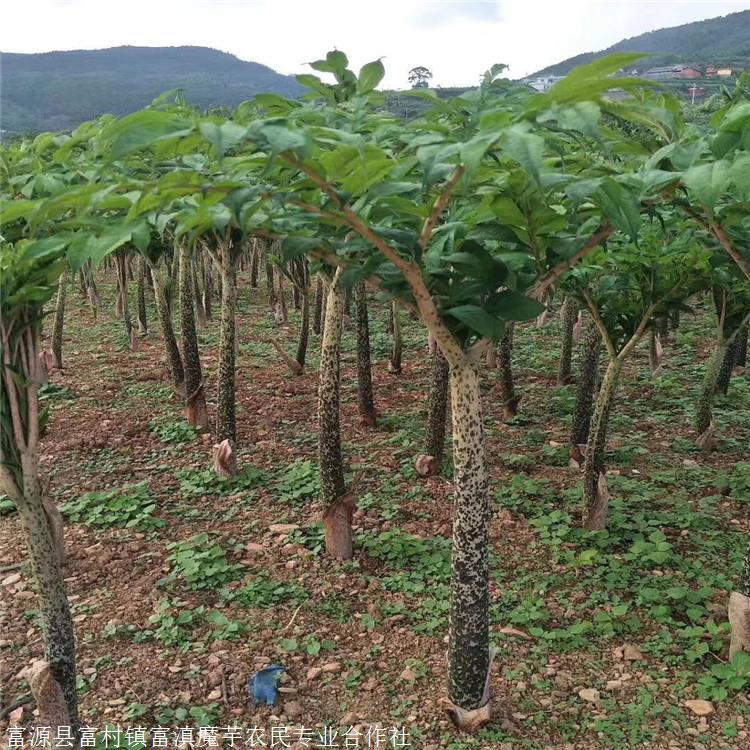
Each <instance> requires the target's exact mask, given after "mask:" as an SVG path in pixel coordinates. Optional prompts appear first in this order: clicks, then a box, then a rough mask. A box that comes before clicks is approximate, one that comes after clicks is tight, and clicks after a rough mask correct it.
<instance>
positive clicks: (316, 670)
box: [307, 667, 323, 681]
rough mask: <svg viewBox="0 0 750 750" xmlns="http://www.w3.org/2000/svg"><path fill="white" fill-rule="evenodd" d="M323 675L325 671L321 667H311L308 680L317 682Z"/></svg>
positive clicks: (308, 671)
mask: <svg viewBox="0 0 750 750" xmlns="http://www.w3.org/2000/svg"><path fill="white" fill-rule="evenodd" d="M322 673H323V670H322V669H321V668H320V667H310V669H308V670H307V679H308V680H311V681H312V680H317V679H318V677H320V675H321V674H322Z"/></svg>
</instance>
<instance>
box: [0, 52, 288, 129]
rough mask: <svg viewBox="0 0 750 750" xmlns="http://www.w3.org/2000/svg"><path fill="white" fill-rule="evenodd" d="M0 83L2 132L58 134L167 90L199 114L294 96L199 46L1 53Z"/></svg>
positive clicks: (284, 82)
mask: <svg viewBox="0 0 750 750" xmlns="http://www.w3.org/2000/svg"><path fill="white" fill-rule="evenodd" d="M0 77H1V88H0V108H1V111H2V121H1V123H0V124H1V127H2V129H3V130H4V131H8V132H10V133H19V132H20V133H24V132H37V131H41V130H66V129H70V128H73V127H75V126H76V125H78V124H79V123H80V122H82V121H84V120H88V119H91V118H92V117H96V116H98V115H101V114H104V113H112V114H116V115H122V114H127V113H128V112H133V111H135V110H137V109H140V108H141V107H144V106H145V105H147V104H149V103H150V102H151V101H152V100H153V99H155V98H156V97H157V96H159V94H161V93H163V92H164V91H167V90H169V89H173V88H182V89H183V90H184V94H185V97H186V98H187V100H188V101H189V102H190V103H192V104H195V105H198V106H200V107H213V106H221V105H224V106H235V105H237V104H239V103H240V102H241V101H243V100H245V99H250V98H251V97H252V96H253V95H254V94H258V93H261V92H266V91H273V92H276V93H280V94H284V95H287V96H294V95H296V94H297V93H298V92H299V91H300V86H299V85H298V84H297V82H296V81H295V80H294V78H292V77H291V76H284V75H281V74H279V73H276V72H275V71H274V70H272V69H271V68H268V67H266V66H265V65H260V64H259V63H254V62H245V61H243V60H240V59H238V58H237V57H235V56H234V55H230V54H227V53H225V52H219V51H218V50H214V49H208V48H206V47H113V48H111V49H101V50H76V51H71V52H45V53H41V54H17V53H3V54H2V70H1V73H0Z"/></svg>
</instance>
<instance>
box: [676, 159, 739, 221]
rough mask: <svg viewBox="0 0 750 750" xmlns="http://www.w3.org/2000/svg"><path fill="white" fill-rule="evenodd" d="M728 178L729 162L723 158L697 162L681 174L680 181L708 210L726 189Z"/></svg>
mask: <svg viewBox="0 0 750 750" xmlns="http://www.w3.org/2000/svg"><path fill="white" fill-rule="evenodd" d="M729 178H730V175H729V164H728V162H726V161H723V160H722V161H712V162H708V163H707V164H699V165H697V166H695V167H691V168H690V169H688V170H687V172H685V174H683V175H682V181H683V183H684V184H685V185H686V186H687V188H688V190H689V191H690V193H691V194H692V195H693V196H695V198H696V199H697V200H698V202H699V203H701V204H702V205H704V206H705V207H706V208H708V209H709V210H710V211H712V210H713V208H714V207H715V206H716V203H717V201H718V200H719V197H720V196H721V194H722V193H723V192H724V191H725V190H726V188H727V186H728V184H729Z"/></svg>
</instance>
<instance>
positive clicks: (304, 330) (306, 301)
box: [295, 285, 310, 367]
mask: <svg viewBox="0 0 750 750" xmlns="http://www.w3.org/2000/svg"><path fill="white" fill-rule="evenodd" d="M301 295H302V321H301V322H300V327H299V340H298V341H297V354H296V356H295V359H296V360H297V362H298V363H299V364H300V366H302V367H304V366H305V359H306V358H307V342H308V341H309V339H310V292H309V289H308V287H307V285H305V286H304V287H303V288H302V291H301Z"/></svg>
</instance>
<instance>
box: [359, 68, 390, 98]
mask: <svg viewBox="0 0 750 750" xmlns="http://www.w3.org/2000/svg"><path fill="white" fill-rule="evenodd" d="M384 77H385V68H384V67H383V63H382V62H381V61H380V60H373V61H372V62H369V63H367V64H366V65H363V66H362V67H361V68H360V70H359V77H358V79H357V93H358V94H367V93H369V92H370V91H372V90H373V89H375V88H377V86H378V84H379V83H380V82H381V81H382V80H383V78H384Z"/></svg>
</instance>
